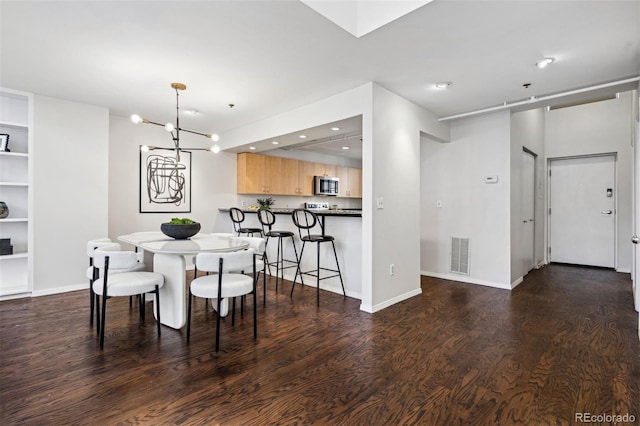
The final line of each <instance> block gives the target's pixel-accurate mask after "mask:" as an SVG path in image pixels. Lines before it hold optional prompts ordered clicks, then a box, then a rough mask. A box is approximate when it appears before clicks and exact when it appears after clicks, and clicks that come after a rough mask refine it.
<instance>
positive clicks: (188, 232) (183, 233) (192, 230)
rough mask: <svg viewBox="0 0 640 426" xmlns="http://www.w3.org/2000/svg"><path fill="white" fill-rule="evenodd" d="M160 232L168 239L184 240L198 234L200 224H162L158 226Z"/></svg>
mask: <svg viewBox="0 0 640 426" xmlns="http://www.w3.org/2000/svg"><path fill="white" fill-rule="evenodd" d="M160 230H161V231H162V233H163V234H164V235H166V236H168V237H171V238H175V239H176V240H186V239H188V238H191V237H193V236H194V235H196V234H197V233H198V232H200V224H199V223H190V224H172V223H163V224H162V225H160Z"/></svg>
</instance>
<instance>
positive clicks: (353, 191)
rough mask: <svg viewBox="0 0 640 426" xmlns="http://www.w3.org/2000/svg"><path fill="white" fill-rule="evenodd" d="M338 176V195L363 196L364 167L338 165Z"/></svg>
mask: <svg viewBox="0 0 640 426" xmlns="http://www.w3.org/2000/svg"><path fill="white" fill-rule="evenodd" d="M336 176H337V177H338V178H339V179H340V183H339V184H338V190H339V193H338V197H352V198H361V197H362V169H356V168H353V167H337V168H336Z"/></svg>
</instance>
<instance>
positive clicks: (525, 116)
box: [510, 109, 546, 287]
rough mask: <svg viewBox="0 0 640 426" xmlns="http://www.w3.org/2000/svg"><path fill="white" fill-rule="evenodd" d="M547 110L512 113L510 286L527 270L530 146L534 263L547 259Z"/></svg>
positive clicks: (518, 280) (537, 263)
mask: <svg viewBox="0 0 640 426" xmlns="http://www.w3.org/2000/svg"><path fill="white" fill-rule="evenodd" d="M544 126H545V123H544V110H543V109H533V110H529V111H523V112H517V113H513V114H512V115H511V194H510V197H511V285H512V287H513V286H514V285H515V284H516V283H518V282H520V281H521V278H522V277H523V276H524V275H525V274H526V273H527V272H528V271H526V270H525V269H526V268H525V261H524V257H523V253H522V244H520V241H522V219H523V215H522V212H521V211H522V197H521V186H522V151H523V148H527V149H528V150H529V151H530V152H532V153H534V154H535V155H536V157H535V162H536V163H535V166H536V169H535V187H536V189H535V217H534V218H533V219H534V224H535V235H534V240H535V253H534V255H535V264H536V265H539V264H541V263H543V262H544V252H545V249H544V247H545V241H544V236H545V226H544V223H545V214H544V212H545V194H546V191H545V188H546V187H545V185H544V182H545V170H546V162H545V151H544Z"/></svg>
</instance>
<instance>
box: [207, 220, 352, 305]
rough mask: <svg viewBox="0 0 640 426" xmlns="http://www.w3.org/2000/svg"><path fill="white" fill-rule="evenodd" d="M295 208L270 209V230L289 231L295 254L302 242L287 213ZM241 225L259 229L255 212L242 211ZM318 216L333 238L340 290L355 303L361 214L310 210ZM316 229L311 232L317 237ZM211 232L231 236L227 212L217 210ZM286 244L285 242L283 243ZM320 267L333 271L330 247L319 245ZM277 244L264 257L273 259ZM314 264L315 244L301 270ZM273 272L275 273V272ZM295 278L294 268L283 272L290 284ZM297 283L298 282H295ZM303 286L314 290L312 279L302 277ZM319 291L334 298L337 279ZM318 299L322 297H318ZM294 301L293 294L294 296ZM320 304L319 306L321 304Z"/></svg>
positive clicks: (288, 254) (288, 247)
mask: <svg viewBox="0 0 640 426" xmlns="http://www.w3.org/2000/svg"><path fill="white" fill-rule="evenodd" d="M294 210H295V208H271V211H272V212H273V213H274V214H275V215H276V223H275V225H274V226H273V229H277V230H282V231H292V232H293V233H294V235H295V237H294V238H295V244H296V246H297V248H298V253H299V252H300V248H301V245H302V242H301V241H300V238H299V235H298V228H296V226H295V225H294V224H293V220H291V212H293V211H294ZM242 211H243V212H244V213H245V221H244V223H243V226H246V227H258V228H259V227H260V222H259V221H258V215H257V214H256V211H257V209H249V208H244V209H242ZM312 211H313V212H315V213H317V214H318V216H319V221H320V222H321V223H323V224H324V223H325V221H326V226H325V232H326V233H327V234H329V235H332V236H333V237H334V238H335V246H336V251H337V255H338V259H339V261H340V269H341V270H342V277H343V279H344V286H345V290H346V292H347V296H349V297H354V298H356V299H361V298H362V220H361V218H362V210H356V209H337V210H312ZM318 231H319V227H318V228H316V230H315V231H314V232H316V233H318ZM213 232H233V224H232V223H231V218H230V216H229V208H221V209H218V214H217V217H216V220H215V224H214V228H213ZM286 240H288V239H286ZM320 249H321V258H322V262H321V263H322V264H326V266H329V267H333V265H334V263H335V262H334V256H333V250H332V248H331V245H330V244H322V245H321V248H320ZM284 250H285V258H287V259H293V258H294V254H293V247H292V244H291V242H290V241H285V246H284ZM276 251H277V244H275V242H270V243H269V244H268V245H267V254H268V256H269V259H275V258H276ZM315 261H316V244H308V245H307V247H306V248H305V251H304V256H303V259H302V265H301V267H302V269H303V270H305V271H306V270H310V269H314V268H315ZM272 269H273V272H274V273H275V269H274V268H272ZM294 275H295V268H291V269H286V270H285V279H287V280H290V281H292V280H293V277H294ZM298 283H300V278H298ZM304 283H305V285H309V286H312V287H315V286H316V280H315V278H312V277H308V276H305V277H304ZM320 288H321V289H323V290H327V291H331V292H334V293H337V294H340V295H341V294H342V287H341V285H340V281H339V280H338V278H330V279H327V280H322V281H321V282H320ZM290 290H291V288H290V287H288V286H285V292H287V293H288V292H289V291H290ZM320 297H321V298H322V296H320ZM294 298H295V293H294ZM321 303H322V302H321Z"/></svg>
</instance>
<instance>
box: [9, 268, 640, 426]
mask: <svg viewBox="0 0 640 426" xmlns="http://www.w3.org/2000/svg"><path fill="white" fill-rule="evenodd" d="M422 288H423V293H422V295H420V296H417V297H414V298H412V299H410V300H407V301H404V302H402V303H399V304H397V305H394V306H391V307H389V308H387V309H385V310H383V311H381V312H378V313H376V314H374V315H370V314H366V313H363V312H361V311H359V309H358V308H359V301H357V300H353V299H349V298H346V299H345V298H343V297H341V296H338V295H335V294H332V293H326V292H323V293H322V294H321V306H320V308H316V306H315V292H314V291H313V289H311V288H304V289H302V291H299V290H300V288H298V289H297V290H296V293H294V297H293V299H291V298H290V297H289V295H288V292H287V291H282V288H281V289H280V290H281V291H280V292H279V293H278V294H276V293H275V290H274V288H273V286H270V287H269V289H268V291H267V305H266V306H263V305H262V303H261V302H260V304H259V306H258V315H259V317H258V319H259V336H258V340H257V341H254V340H253V339H252V321H251V315H250V312H251V309H248V312H247V311H246V312H245V316H244V317H243V318H242V319H241V320H240V321H239V322H238V323H236V325H235V326H234V327H231V326H230V318H226V319H224V320H223V325H222V327H223V329H222V340H221V351H220V352H219V353H215V352H214V351H213V344H214V341H213V336H214V332H215V328H214V327H215V322H214V316H213V315H212V313H211V311H210V310H208V309H206V308H205V304H204V303H203V301H202V300H198V303H197V304H196V310H195V317H194V324H193V330H192V336H191V343H190V344H186V342H185V332H184V331H176V330H173V329H170V328H167V327H163V330H162V336H161V338H160V339H158V338H157V336H156V330H155V320H154V319H153V316H152V313H151V310H150V309H148V310H147V318H146V324H145V323H139V322H138V313H137V309H133V310H131V311H130V309H129V304H128V300H126V299H125V298H117V299H113V300H111V301H109V311H108V312H109V318H108V325H107V336H106V341H105V349H104V351H100V350H99V349H98V341H97V339H96V336H95V333H94V330H92V329H91V328H89V325H88V306H87V305H88V302H87V294H86V293H85V292H74V293H67V294H62V295H54V296H46V297H38V298H33V299H21V300H13V301H5V302H2V303H0V343H1V347H0V410H1V411H0V423H1V424H3V425H18V424H20V425H30V424H34V425H35V424H37V425H44V424H52V425H53V424H56V425H62V424H153V425H160V424H184V425H193V424H195V425H197V424H203V425H205V424H206V425H210V424H222V425H240V424H242V425H265V424H323V425H325V424H326V425H396V424H421V425H456V424H474V425H475V424H479V425H484V424H487V425H488V424H491V425H493V424H500V425H512V424H535V425H538V424H573V423H574V421H575V413H582V412H586V413H591V414H594V415H595V414H605V415H614V414H620V415H624V414H633V415H635V418H636V424H637V422H638V420H637V419H638V417H640V345H639V342H638V335H637V322H638V315H637V313H636V312H635V311H634V309H633V301H632V294H631V282H630V280H629V275H626V274H617V273H615V272H611V271H606V270H599V269H587V268H576V267H570V266H564V265H551V266H547V267H545V268H543V269H541V270H538V271H533V272H532V273H530V274H529V275H528V276H527V277H526V278H525V280H524V282H523V283H522V284H521V285H520V286H518V287H517V288H516V289H515V290H514V291H512V292H509V291H505V290H497V289H492V288H487V287H481V286H474V285H467V284H461V283H455V282H450V281H444V280H439V279H432V278H423V281H422ZM250 307H251V301H250V300H249V301H248V303H247V308H250Z"/></svg>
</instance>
